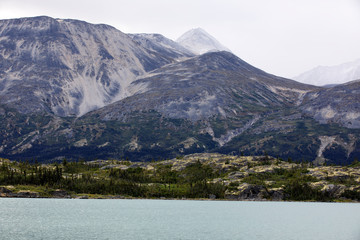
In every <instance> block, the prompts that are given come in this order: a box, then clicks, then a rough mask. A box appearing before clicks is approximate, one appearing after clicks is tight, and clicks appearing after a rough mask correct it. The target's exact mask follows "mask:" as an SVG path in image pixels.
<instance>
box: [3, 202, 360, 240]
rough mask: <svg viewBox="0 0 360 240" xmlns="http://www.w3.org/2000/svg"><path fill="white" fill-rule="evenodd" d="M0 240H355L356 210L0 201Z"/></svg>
mask: <svg viewBox="0 0 360 240" xmlns="http://www.w3.org/2000/svg"><path fill="white" fill-rule="evenodd" d="M0 239H246V240H251V239H267V240H268V239H276V240H285V239H286V240H291V239H301V240H306V239H314V240H321V239H326V240H331V239H334V240H339V239H341V240H348V239H349V240H350V239H351V240H359V239H360V204H344V203H341V204H340V203H288V202H286V203H285V202H227V201H167V200H75V199H66V200H61V199H9V198H0Z"/></svg>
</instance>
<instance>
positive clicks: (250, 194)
mask: <svg viewBox="0 0 360 240" xmlns="http://www.w3.org/2000/svg"><path fill="white" fill-rule="evenodd" d="M269 197H270V195H269V193H268V192H267V191H266V188H265V187H264V186H259V185H253V184H248V183H243V184H241V185H239V186H238V190H237V191H236V190H235V191H226V192H225V198H227V199H236V200H253V201H260V200H264V199H265V198H269Z"/></svg>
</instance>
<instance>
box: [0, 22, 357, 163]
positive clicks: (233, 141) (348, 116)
mask: <svg viewBox="0 0 360 240" xmlns="http://www.w3.org/2000/svg"><path fill="white" fill-rule="evenodd" d="M224 50H225V51H224ZM358 89H360V83H359V82H356V81H355V82H351V83H347V84H342V85H338V86H336V87H331V88H321V87H316V86H313V85H306V84H302V83H299V82H296V81H293V80H289V79H285V78H281V77H278V76H274V75H271V74H269V73H266V72H264V71H262V70H260V69H258V68H256V67H254V66H251V65H250V64H248V63H246V62H245V61H243V60H241V59H240V58H239V57H237V56H235V55H234V54H232V53H231V52H229V51H228V50H227V49H226V48H225V47H223V46H222V45H221V44H220V43H218V41H216V39H214V38H213V37H211V36H210V35H209V34H207V33H206V32H205V31H203V30H201V29H195V30H191V31H190V32H188V33H185V34H184V35H183V36H182V37H181V38H180V39H179V40H178V41H177V42H175V41H172V40H170V39H167V38H166V37H164V36H162V35H160V34H125V33H122V32H121V31H119V30H117V29H115V28H113V27H111V26H107V25H93V24H89V23H86V22H82V21H78V20H67V19H53V18H50V17H35V18H22V19H12V20H1V21H0V156H1V157H7V158H12V159H34V158H37V159H38V160H39V161H54V160H61V159H63V158H64V157H66V158H69V159H77V158H85V159H87V160H91V159H95V158H116V159H119V158H127V157H128V158H131V159H132V160H145V161H146V160H151V159H159V158H162V159H164V158H172V157H176V156H179V155H183V154H189V153H196V152H220V153H228V154H246V155H262V154H269V155H272V156H275V157H281V158H286V159H287V158H292V159H294V160H297V161H314V162H315V163H323V162H328V163H335V164H347V163H350V162H352V161H353V160H354V159H356V158H359V157H360V104H359V102H360V101H359V100H360V99H359V96H360V90H358Z"/></svg>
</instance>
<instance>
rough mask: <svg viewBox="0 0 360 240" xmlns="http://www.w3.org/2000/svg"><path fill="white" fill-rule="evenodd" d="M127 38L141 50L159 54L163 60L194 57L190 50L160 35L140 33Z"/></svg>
mask: <svg viewBox="0 0 360 240" xmlns="http://www.w3.org/2000/svg"><path fill="white" fill-rule="evenodd" d="M128 36H129V37H131V38H132V40H133V41H135V42H136V43H138V44H139V45H140V46H142V47H143V48H145V49H147V50H151V51H154V52H155V53H157V54H161V55H162V56H164V57H165V58H166V57H170V58H171V59H184V58H188V57H193V56H194V54H193V53H192V52H191V51H190V50H188V49H186V48H184V47H183V46H181V45H180V44H179V43H177V42H174V41H172V40H170V39H168V38H166V37H164V36H163V35H161V34H145V33H140V34H128Z"/></svg>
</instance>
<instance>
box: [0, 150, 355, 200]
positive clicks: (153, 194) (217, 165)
mask: <svg viewBox="0 0 360 240" xmlns="http://www.w3.org/2000/svg"><path fill="white" fill-rule="evenodd" d="M0 182H1V183H2V184H5V185H4V186H0V196H1V197H66V198H70V197H73V198H89V197H96V198H99V197H100V198H133V197H140V198H176V199H184V198H207V199H209V198H210V199H229V200H257V201H258V200H272V201H283V200H287V201H289V200H291V201H294V200H295V201H359V200H360V187H359V183H360V165H359V163H358V162H356V163H354V164H353V165H351V166H349V167H336V166H321V167H314V166H313V165H312V164H310V163H301V164H299V163H293V162H292V161H291V160H288V161H283V160H281V159H275V158H272V157H268V156H259V157H251V156H229V155H221V154H193V155H188V156H183V157H181V158H177V159H171V160H165V161H153V162H148V163H144V162H142V163H140V162H131V161H129V160H96V161H91V162H77V163H75V162H67V161H66V160H63V161H62V163H61V164H51V165H39V164H37V163H31V164H30V163H19V162H11V161H9V160H6V159H1V161H0Z"/></svg>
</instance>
